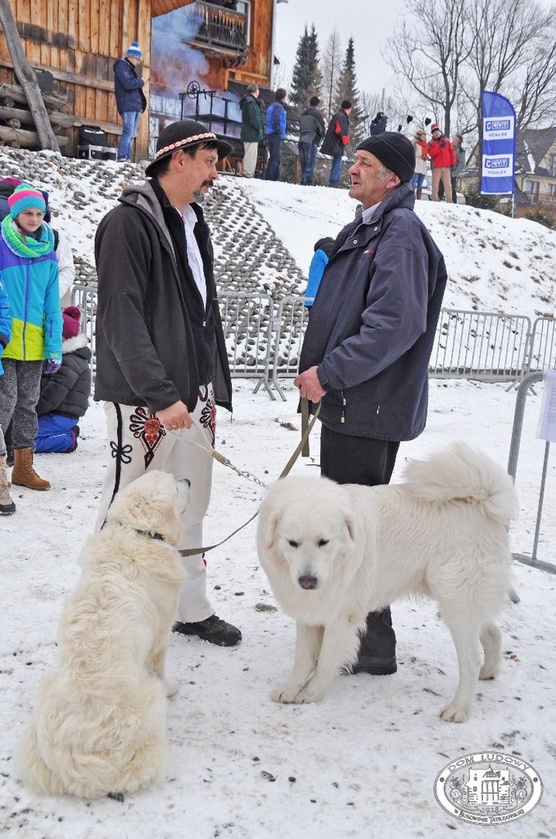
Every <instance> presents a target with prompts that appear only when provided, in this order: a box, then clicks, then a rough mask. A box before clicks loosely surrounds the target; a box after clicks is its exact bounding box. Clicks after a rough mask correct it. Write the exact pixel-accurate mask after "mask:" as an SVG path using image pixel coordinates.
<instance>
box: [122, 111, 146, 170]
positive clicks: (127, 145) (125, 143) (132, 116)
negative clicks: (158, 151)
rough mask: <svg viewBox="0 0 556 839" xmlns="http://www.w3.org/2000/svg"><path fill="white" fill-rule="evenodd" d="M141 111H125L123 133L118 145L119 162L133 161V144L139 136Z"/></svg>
mask: <svg viewBox="0 0 556 839" xmlns="http://www.w3.org/2000/svg"><path fill="white" fill-rule="evenodd" d="M140 116H141V114H140V113H139V111H124V113H123V114H122V122H123V125H124V127H123V131H122V136H121V138H120V142H119V144H118V160H131V144H132V142H133V140H134V139H135V135H136V134H137V126H138V125H139V117H140Z"/></svg>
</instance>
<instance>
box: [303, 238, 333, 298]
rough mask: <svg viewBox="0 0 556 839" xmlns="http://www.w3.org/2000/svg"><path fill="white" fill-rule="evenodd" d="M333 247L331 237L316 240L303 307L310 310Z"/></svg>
mask: <svg viewBox="0 0 556 839" xmlns="http://www.w3.org/2000/svg"><path fill="white" fill-rule="evenodd" d="M333 247H334V239H333V238H332V236H325V237H324V238H323V239H318V240H317V241H316V242H315V247H314V253H313V258H312V259H311V264H310V265H309V279H308V282H307V289H306V291H305V300H304V305H305V306H306V307H307V308H308V309H310V308H311V306H312V305H313V303H314V301H315V297H316V294H317V291H318V288H319V285H320V281H321V279H322V275H323V273H324V269H325V268H326V266H327V264H328V260H329V259H330V254H331V253H332V248H333Z"/></svg>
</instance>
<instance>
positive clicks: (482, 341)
mask: <svg viewBox="0 0 556 839" xmlns="http://www.w3.org/2000/svg"><path fill="white" fill-rule="evenodd" d="M72 302H73V303H74V305H76V306H79V308H80V309H81V312H82V317H83V331H85V332H86V334H87V336H88V337H89V339H90V342H91V352H92V354H93V362H92V364H93V376H94V373H95V367H96V353H95V334H94V320H95V314H96V302H97V286H96V283H91V284H89V285H78V286H74V289H73V293H72ZM219 303H220V310H221V313H222V320H223V325H224V335H225V338H226V349H227V353H228V359H229V362H230V368H231V372H232V376H235V377H241V378H249V377H251V378H257V379H258V383H257V385H256V388H255V392H256V391H258V390H259V388H260V387H261V386H264V387H265V389H266V391H267V393H268V395H269V396H270V397H271V399H275V398H276V397H275V396H274V393H273V388H274V389H275V390H276V391H277V392H278V394H279V395H280V397H281V398H282V399H285V398H286V397H285V395H284V393H283V391H282V388H281V387H280V382H279V379H280V378H291V377H293V376H296V375H297V371H298V366H299V355H300V352H301V344H302V341H303V335H304V332H305V327H306V324H307V317H308V311H307V309H306V307H305V306H304V305H303V297H299V296H296V295H291V296H287V297H283V298H281V299H280V300H275V299H274V298H273V297H272V295H270V294H265V293H247V292H234V291H226V292H221V293H220V294H219ZM550 367H556V321H555V320H553V319H551V318H537V319H536V320H535V321H534V322H533V323H531V319H530V318H528V317H525V316H520V315H505V314H496V313H491V312H474V311H464V310H462V311H460V310H452V309H442V310H441V313H440V318H439V320H438V327H437V331H436V337H435V341H434V346H433V351H432V355H431V361H430V373H431V375H432V376H438V377H443V378H446V377H459V378H473V379H479V380H481V381H487V382H493V381H512V382H516V381H520V380H521V379H522V378H523V377H524V376H525V375H527V374H528V373H531V372H535V371H542V370H546V369H547V368H550Z"/></svg>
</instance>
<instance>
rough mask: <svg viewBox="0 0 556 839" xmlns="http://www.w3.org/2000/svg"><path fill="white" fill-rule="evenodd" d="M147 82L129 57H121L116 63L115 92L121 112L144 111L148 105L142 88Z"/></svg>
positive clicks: (119, 111)
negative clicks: (141, 77)
mask: <svg viewBox="0 0 556 839" xmlns="http://www.w3.org/2000/svg"><path fill="white" fill-rule="evenodd" d="M144 84H145V82H144V81H143V79H140V78H139V76H138V75H137V73H136V72H135V67H134V66H133V64H132V63H131V61H128V60H127V58H119V59H118V60H117V61H116V63H115V64H114V93H115V94H116V105H117V108H118V113H119V114H125V113H128V112H129V111H132V112H137V113H142V112H143V111H144V110H145V109H146V107H147V100H146V99H145V94H144V93H143V91H142V90H141V88H142V87H143V85H144Z"/></svg>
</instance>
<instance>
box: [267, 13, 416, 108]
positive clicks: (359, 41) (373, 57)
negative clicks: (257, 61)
mask: <svg viewBox="0 0 556 839" xmlns="http://www.w3.org/2000/svg"><path fill="white" fill-rule="evenodd" d="M402 8H403V0H387V2H386V3H384V4H382V3H381V4H378V3H376V2H375V3H365V2H362V0H288V2H278V3H277V5H276V41H275V49H274V53H275V55H276V56H277V57H278V58H279V59H280V63H281V68H280V69H279V70H278V75H277V79H278V80H279V82H280V83H283V82H284V81H286V79H285V78H284V77H283V74H284V71H285V72H286V74H287V76H286V78H289V77H290V76H291V72H292V70H293V66H294V63H295V53H296V50H297V45H298V43H299V39H300V37H301V36H302V34H303V30H304V27H305V24H307V26H308V27H309V29H310V28H311V24H312V23H314V24H315V30H316V32H317V35H318V39H319V47H320V50H321V54H322V52H323V50H324V48H325V47H326V43H327V41H328V38H329V36H330V34H331V33H332V31H333V30H334V29H337V30H338V34H339V36H340V41H341V46H342V53H345V50H346V47H347V44H348V40H349V38H350V37H353V39H354V44H355V68H356V73H357V83H358V87H359V89H360V90H362V91H365V92H366V93H380V92H381V90H382V88H383V87H385V88H386V95H387V96H388V93H389V92H391V91H388V85H389V84H390V81H391V78H392V72H391V70H390V68H389V67H388V66H387V65H386V64H385V62H384V61H383V60H382V56H381V49H382V48H383V47H384V44H385V42H386V39H387V38H388V37H389V36H390V35H392V34H393V30H394V26H395V23H396V21H397V19H398V17H399V15H400V13H401V10H402Z"/></svg>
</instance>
